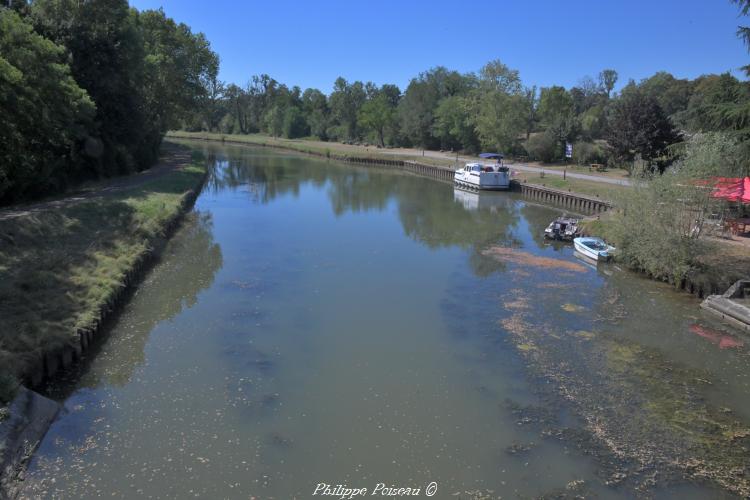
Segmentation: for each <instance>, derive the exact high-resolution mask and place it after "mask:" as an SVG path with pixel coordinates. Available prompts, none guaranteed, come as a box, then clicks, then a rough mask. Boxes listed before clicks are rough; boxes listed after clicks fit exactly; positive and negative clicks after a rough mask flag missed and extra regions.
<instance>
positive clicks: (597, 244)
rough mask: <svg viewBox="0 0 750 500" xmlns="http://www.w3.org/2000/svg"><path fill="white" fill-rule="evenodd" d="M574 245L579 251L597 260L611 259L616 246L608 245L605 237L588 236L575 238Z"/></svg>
mask: <svg viewBox="0 0 750 500" xmlns="http://www.w3.org/2000/svg"><path fill="white" fill-rule="evenodd" d="M573 245H575V247H576V250H578V252H579V253H581V254H583V255H585V256H586V257H588V258H589V259H594V260H596V261H600V260H604V261H607V260H609V259H611V258H612V252H613V251H614V250H615V247H613V246H610V245H607V244H606V243H605V242H604V240H603V239H601V238H592V237H588V236H587V237H582V238H574V239H573Z"/></svg>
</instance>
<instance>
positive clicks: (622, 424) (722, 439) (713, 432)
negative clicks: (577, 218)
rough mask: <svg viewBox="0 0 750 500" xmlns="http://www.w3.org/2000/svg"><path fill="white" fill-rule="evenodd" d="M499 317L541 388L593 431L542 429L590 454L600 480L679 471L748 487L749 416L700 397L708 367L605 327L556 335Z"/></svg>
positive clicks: (639, 483)
mask: <svg viewBox="0 0 750 500" xmlns="http://www.w3.org/2000/svg"><path fill="white" fill-rule="evenodd" d="M500 323H501V325H502V326H503V327H504V328H505V329H506V330H507V331H508V332H510V333H511V334H512V335H510V337H509V338H510V340H511V342H513V344H514V345H515V346H516V348H517V349H518V352H519V353H520V354H521V355H522V357H523V358H524V359H525V361H526V363H527V366H528V367H529V368H530V370H531V372H532V373H533V375H534V376H537V377H540V378H541V379H543V380H546V381H547V384H542V386H543V387H544V389H541V388H540V390H545V391H546V390H547V389H546V388H550V389H551V391H552V394H554V395H556V397H557V398H560V400H561V401H565V402H567V404H566V406H568V407H569V408H571V409H572V411H573V413H574V414H575V415H576V416H578V417H579V418H581V420H582V421H583V422H585V431H586V434H588V435H589V436H590V438H586V437H585V436H579V435H577V434H576V432H574V431H575V430H573V429H567V430H566V429H562V430H559V431H555V430H554V429H551V430H550V429H548V430H545V431H543V432H544V433H546V435H549V436H551V437H554V436H558V435H559V438H560V439H564V440H570V439H572V440H573V441H575V442H576V443H577V445H578V446H579V448H581V449H582V450H583V451H584V452H585V453H589V454H591V455H592V456H594V457H595V458H597V460H598V461H599V463H600V465H601V466H602V468H603V470H606V474H607V475H608V477H609V479H607V480H606V481H605V482H606V484H611V485H615V484H620V483H627V484H629V487H630V488H633V491H640V492H642V493H644V492H646V491H648V490H649V489H651V488H654V487H658V486H660V485H663V484H664V483H665V482H666V483H669V482H670V481H672V480H673V479H675V478H677V477H679V476H682V477H683V478H685V479H687V480H690V481H696V482H701V483H704V482H708V483H712V484H713V485H716V486H718V487H720V488H723V489H724V490H726V491H728V492H730V493H732V494H735V495H739V496H743V497H746V496H748V495H750V425H748V424H747V423H743V422H740V421H739V420H738V418H737V417H736V416H735V415H734V413H733V412H732V411H731V409H728V408H720V407H715V406H712V405H711V404H710V402H709V401H707V399H706V398H705V397H704V395H703V389H704V388H705V386H706V384H709V383H710V382H709V378H710V374H708V373H703V372H702V371H700V370H696V369H692V368H687V367H685V366H683V365H680V364H679V363H675V362H674V361H672V360H670V359H668V358H666V357H665V356H664V355H662V354H661V353H660V352H659V351H658V350H654V349H647V348H645V347H643V346H640V345H638V344H636V343H634V342H630V341H624V340H621V339H618V338H612V337H610V336H607V335H604V334H594V333H593V332H589V331H585V330H579V331H576V332H574V333H573V335H574V336H575V337H577V338H581V339H585V340H592V341H591V342H585V343H575V344H570V342H569V341H568V340H566V337H568V338H569V337H570V335H567V336H563V337H562V338H556V337H555V336H553V335H551V334H552V333H554V331H555V328H554V327H553V325H551V324H548V323H534V324H531V323H529V322H528V321H527V319H526V318H525V317H524V316H522V314H521V313H518V312H516V313H514V314H513V315H512V316H510V317H508V318H505V319H503V320H501V322H500ZM594 339H595V341H593V340H594ZM587 443H588V444H587ZM613 464H615V466H614V467H613ZM657 471H658V473H657Z"/></svg>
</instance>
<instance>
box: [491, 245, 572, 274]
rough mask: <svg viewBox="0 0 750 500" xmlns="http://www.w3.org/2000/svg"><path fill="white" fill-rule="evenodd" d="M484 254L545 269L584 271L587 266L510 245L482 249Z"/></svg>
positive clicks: (496, 258) (501, 260)
mask: <svg viewBox="0 0 750 500" xmlns="http://www.w3.org/2000/svg"><path fill="white" fill-rule="evenodd" d="M482 255H484V256H486V257H492V258H494V259H495V260H498V261H500V262H506V263H510V264H518V265H521V266H529V267H540V268H545V269H554V270H558V271H569V272H577V273H582V272H585V271H586V268H585V267H584V266H582V265H581V264H576V263H575V262H569V261H567V260H563V259H553V258H550V257H540V256H538V255H534V254H531V253H529V252H524V251H522V250H519V249H517V248H508V247H490V248H488V249H486V250H483V251H482Z"/></svg>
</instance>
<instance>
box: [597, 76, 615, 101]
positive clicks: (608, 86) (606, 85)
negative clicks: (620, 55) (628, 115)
mask: <svg viewBox="0 0 750 500" xmlns="http://www.w3.org/2000/svg"><path fill="white" fill-rule="evenodd" d="M617 77H618V75H617V71H615V70H613V69H605V70H602V71H601V72H600V73H599V85H600V86H601V87H602V88H603V89H604V91H605V92H606V93H607V97H608V98H609V97H611V96H612V89H614V88H615V84H616V83H617Z"/></svg>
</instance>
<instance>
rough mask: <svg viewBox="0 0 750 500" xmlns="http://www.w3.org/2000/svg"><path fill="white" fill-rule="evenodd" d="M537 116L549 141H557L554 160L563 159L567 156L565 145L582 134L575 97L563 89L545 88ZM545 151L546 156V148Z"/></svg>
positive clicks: (540, 97)
mask: <svg viewBox="0 0 750 500" xmlns="http://www.w3.org/2000/svg"><path fill="white" fill-rule="evenodd" d="M537 114H538V115H539V118H540V120H541V122H542V126H543V127H544V128H545V135H547V137H548V139H551V138H554V140H555V143H556V154H555V155H554V158H555V159H561V158H562V157H563V155H564V154H565V143H567V142H571V141H573V140H575V138H576V137H577V136H578V134H579V132H580V123H579V120H578V117H576V115H575V108H574V103H573V97H572V96H571V95H570V93H569V92H568V91H566V90H565V89H564V88H563V87H557V86H553V87H549V88H544V89H542V92H541V94H540V96H539V108H538V109H537ZM543 150H544V151H545V154H546V152H547V150H546V148H543ZM545 161H547V160H545Z"/></svg>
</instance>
